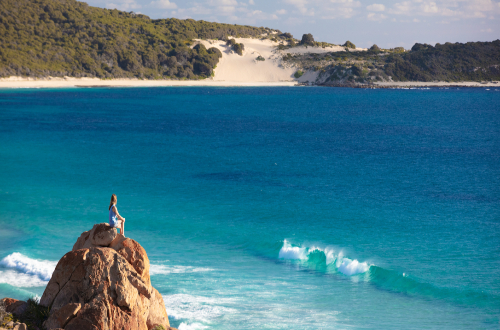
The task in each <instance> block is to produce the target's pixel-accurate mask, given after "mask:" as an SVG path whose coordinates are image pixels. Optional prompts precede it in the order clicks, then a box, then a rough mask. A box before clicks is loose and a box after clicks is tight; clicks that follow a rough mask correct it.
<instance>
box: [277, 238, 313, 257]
mask: <svg viewBox="0 0 500 330" xmlns="http://www.w3.org/2000/svg"><path fill="white" fill-rule="evenodd" d="M279 258H280V259H307V253H306V248H301V247H298V246H292V245H291V244H290V243H289V242H288V241H287V240H285V241H284V242H283V246H282V247H281V249H280V253H279Z"/></svg>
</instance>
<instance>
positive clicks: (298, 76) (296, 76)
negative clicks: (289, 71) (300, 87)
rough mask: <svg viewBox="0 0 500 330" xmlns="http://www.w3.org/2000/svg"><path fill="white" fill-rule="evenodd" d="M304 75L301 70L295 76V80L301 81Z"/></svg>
mask: <svg viewBox="0 0 500 330" xmlns="http://www.w3.org/2000/svg"><path fill="white" fill-rule="evenodd" d="M303 74H304V72H302V71H301V70H297V72H295V74H294V75H293V76H294V77H295V78H297V79H299V78H300V77H302V75H303Z"/></svg>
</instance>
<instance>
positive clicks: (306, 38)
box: [300, 33, 314, 46]
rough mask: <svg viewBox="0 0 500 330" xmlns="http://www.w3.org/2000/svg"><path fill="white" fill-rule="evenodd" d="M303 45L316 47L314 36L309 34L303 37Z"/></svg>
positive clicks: (301, 42)
mask: <svg viewBox="0 0 500 330" xmlns="http://www.w3.org/2000/svg"><path fill="white" fill-rule="evenodd" d="M300 44H301V45H307V46H314V37H313V35H312V34H310V33H307V34H304V35H302V40H301V41H300Z"/></svg>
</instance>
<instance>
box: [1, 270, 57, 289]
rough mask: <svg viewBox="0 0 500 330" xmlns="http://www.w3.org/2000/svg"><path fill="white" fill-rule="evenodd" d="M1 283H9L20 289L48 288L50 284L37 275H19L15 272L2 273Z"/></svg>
mask: <svg viewBox="0 0 500 330" xmlns="http://www.w3.org/2000/svg"><path fill="white" fill-rule="evenodd" d="M0 283H7V284H10V285H12V286H16V287H18V288H30V287H38V286H46V285H47V284H48V283H49V282H48V281H44V280H42V279H40V278H39V277H38V276H37V275H30V274H24V273H18V272H16V271H14V270H10V269H9V270H6V271H0Z"/></svg>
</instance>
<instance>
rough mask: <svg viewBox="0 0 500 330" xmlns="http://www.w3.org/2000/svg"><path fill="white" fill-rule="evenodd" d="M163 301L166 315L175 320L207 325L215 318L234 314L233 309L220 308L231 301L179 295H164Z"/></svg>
mask: <svg viewBox="0 0 500 330" xmlns="http://www.w3.org/2000/svg"><path fill="white" fill-rule="evenodd" d="M163 301H164V302H165V308H166V309H167V313H168V315H169V316H170V317H173V318H174V319H176V320H181V319H182V320H189V321H192V322H203V323H209V322H210V321H211V320H213V319H215V318H217V317H220V316H222V315H225V314H231V313H234V312H235V310H234V309H233V308H229V307H225V306H221V304H224V305H227V304H230V303H231V302H232V299H227V298H226V299H225V298H217V299H216V298H209V297H203V296H192V295H189V294H184V293H179V294H173V295H164V296H163ZM186 326H187V325H186Z"/></svg>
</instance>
